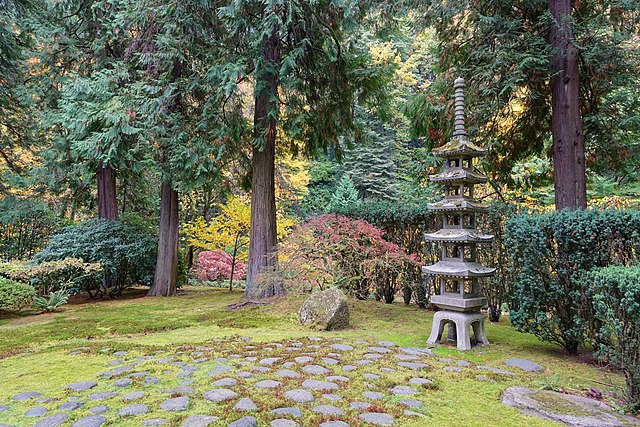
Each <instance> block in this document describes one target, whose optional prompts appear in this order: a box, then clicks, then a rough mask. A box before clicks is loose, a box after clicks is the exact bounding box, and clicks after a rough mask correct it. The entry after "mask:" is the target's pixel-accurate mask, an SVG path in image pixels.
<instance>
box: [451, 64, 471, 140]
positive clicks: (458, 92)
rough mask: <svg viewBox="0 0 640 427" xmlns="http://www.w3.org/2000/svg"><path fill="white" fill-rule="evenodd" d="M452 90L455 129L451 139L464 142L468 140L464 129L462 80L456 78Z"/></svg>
mask: <svg viewBox="0 0 640 427" xmlns="http://www.w3.org/2000/svg"><path fill="white" fill-rule="evenodd" d="M453 88H454V89H455V98H454V99H455V102H454V108H455V122H454V123H455V129H454V131H453V139H457V140H459V141H466V140H467V139H468V138H467V131H466V130H465V128H464V88H465V84H464V79H463V78H462V77H458V78H457V79H456V80H455V81H454V82H453Z"/></svg>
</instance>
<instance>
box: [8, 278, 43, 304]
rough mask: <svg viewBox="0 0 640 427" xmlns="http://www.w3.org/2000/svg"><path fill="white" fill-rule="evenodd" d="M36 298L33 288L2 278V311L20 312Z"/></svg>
mask: <svg viewBox="0 0 640 427" xmlns="http://www.w3.org/2000/svg"><path fill="white" fill-rule="evenodd" d="M35 296H36V293H35V291H34V290H33V287H31V286H29V285H27V284H25V283H20V282H15V281H13V280H10V279H6V278H4V277H0V310H20V309H21V308H23V307H26V306H28V305H30V304H31V301H32V300H33V298H34V297H35Z"/></svg>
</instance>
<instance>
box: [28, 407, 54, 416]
mask: <svg viewBox="0 0 640 427" xmlns="http://www.w3.org/2000/svg"><path fill="white" fill-rule="evenodd" d="M47 411H48V409H47V408H45V407H44V406H38V407H36V408H31V409H29V410H28V411H27V412H25V413H24V416H25V417H41V416H43V415H44V414H46V413H47Z"/></svg>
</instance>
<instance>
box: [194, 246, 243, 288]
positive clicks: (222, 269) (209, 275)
mask: <svg viewBox="0 0 640 427" xmlns="http://www.w3.org/2000/svg"><path fill="white" fill-rule="evenodd" d="M232 264H233V257H232V256H231V255H229V254H228V253H226V252H225V251H221V250H215V251H202V252H200V253H199V254H198V261H197V262H196V263H195V264H194V266H193V271H194V273H195V275H196V277H197V278H198V279H199V280H200V281H203V282H205V281H216V280H222V279H229V278H231V267H232ZM233 278H234V279H239V280H244V279H246V278H247V264H245V263H244V262H242V261H239V260H238V259H236V264H235V269H234V271H233Z"/></svg>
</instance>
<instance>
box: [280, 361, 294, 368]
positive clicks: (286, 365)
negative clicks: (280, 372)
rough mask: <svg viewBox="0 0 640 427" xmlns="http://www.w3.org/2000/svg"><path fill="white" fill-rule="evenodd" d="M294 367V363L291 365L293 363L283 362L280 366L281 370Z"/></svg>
mask: <svg viewBox="0 0 640 427" xmlns="http://www.w3.org/2000/svg"><path fill="white" fill-rule="evenodd" d="M295 365H296V364H295V363H293V362H284V363H283V364H282V367H283V368H293V367H294V366H295Z"/></svg>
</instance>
